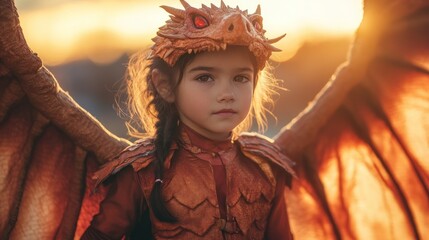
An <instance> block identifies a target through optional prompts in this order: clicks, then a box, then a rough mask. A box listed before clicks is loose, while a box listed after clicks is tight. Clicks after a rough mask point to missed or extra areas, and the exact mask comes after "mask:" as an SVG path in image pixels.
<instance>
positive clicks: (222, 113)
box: [213, 109, 237, 115]
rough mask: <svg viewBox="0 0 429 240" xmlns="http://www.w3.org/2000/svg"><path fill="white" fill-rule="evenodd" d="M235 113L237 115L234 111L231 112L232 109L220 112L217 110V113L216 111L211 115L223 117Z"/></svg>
mask: <svg viewBox="0 0 429 240" xmlns="http://www.w3.org/2000/svg"><path fill="white" fill-rule="evenodd" d="M235 113H237V112H236V111H234V110H232V109H222V110H219V111H217V112H214V113H213V114H221V115H224V114H235Z"/></svg>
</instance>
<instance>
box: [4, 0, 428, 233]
mask: <svg viewBox="0 0 429 240" xmlns="http://www.w3.org/2000/svg"><path fill="white" fill-rule="evenodd" d="M182 3H183V5H184V7H185V10H181V9H175V8H171V7H164V9H165V10H166V11H167V12H169V13H170V14H171V20H169V21H168V22H167V24H166V26H165V27H163V28H161V29H160V31H159V33H158V36H157V37H156V38H155V39H154V42H155V44H154V47H153V48H152V55H150V56H149V57H151V56H159V57H161V58H163V59H164V60H165V61H166V62H167V63H169V64H174V62H175V61H176V60H177V58H178V57H179V56H180V55H182V54H184V53H187V52H188V51H189V52H199V51H220V50H222V49H224V48H225V45H224V44H225V43H226V44H231V43H236V44H237V45H245V46H249V50H250V51H251V52H252V53H253V54H254V55H255V57H256V59H257V62H258V66H259V68H262V67H263V66H264V63H265V61H266V60H267V59H268V57H269V55H270V53H271V51H275V48H274V47H272V46H271V43H273V42H275V41H276V40H277V39H274V40H268V39H266V38H265V37H264V30H263V26H262V18H261V17H260V14H259V10H257V11H256V13H254V14H248V13H247V12H246V11H241V10H239V9H236V8H230V7H228V6H224V4H223V3H221V6H220V7H216V6H211V7H207V6H203V7H202V8H198V9H197V8H193V7H191V6H190V5H189V4H187V3H186V2H185V1H182ZM364 5H365V12H364V18H363V21H362V23H361V25H360V27H359V29H358V30H357V32H356V36H355V41H354V43H353V46H352V48H351V50H350V54H349V57H348V60H347V62H346V63H344V64H343V65H342V66H340V67H339V69H338V71H337V72H336V73H335V74H334V75H333V77H332V79H331V81H330V82H329V83H328V84H327V85H326V87H325V88H324V89H323V90H322V91H321V92H320V93H319V94H318V96H317V97H316V98H315V100H314V101H313V102H312V104H310V105H309V106H308V108H307V109H306V110H304V111H303V112H302V113H301V114H300V115H299V116H298V117H296V118H295V119H294V120H293V121H292V122H291V123H290V124H289V125H287V126H285V128H283V130H282V131H281V132H279V133H278V135H277V136H276V137H275V138H274V140H275V142H276V144H277V145H278V146H280V148H275V149H276V151H275V155H273V156H283V155H284V156H288V157H289V158H290V159H293V161H294V162H296V163H297V164H296V166H295V172H296V173H297V176H298V178H297V179H295V178H294V179H292V182H291V188H290V189H288V188H285V194H284V197H285V198H286V203H287V206H286V207H287V211H288V213H289V221H288V222H289V224H290V229H291V231H292V232H293V235H294V237H295V238H296V239H420V238H423V237H424V236H427V235H428V234H429V228H428V227H427V226H429V217H428V215H427V209H429V177H428V176H429V165H428V161H427V159H428V157H429V151H428V149H429V141H428V139H429V137H428V136H429V132H428V129H429V126H428V122H429V121H428V120H429V110H428V106H429V90H428V89H429V61H428V57H427V56H429V45H428V42H429V31H427V29H428V28H429V18H428V16H429V3H428V2H427V1H418V0H415V1H403V0H396V1H385V0H366V1H365V4H364ZM258 9H259V8H258ZM212 12H214V13H215V15H214V16H212V15H211V13H212ZM226 19H230V20H231V21H233V20H232V19H234V21H238V22H239V25H236V24H232V25H231V24H228V23H227V22H222V21H226ZM190 26H192V27H193V28H194V29H193V30H192V31H191V30H189V27H190ZM220 26H223V27H224V28H223V29H221V28H220ZM230 30H231V31H234V30H239V31H242V32H245V34H243V35H240V36H243V37H238V38H235V37H234V34H232V35H228V36H224V35H222V34H220V33H219V32H217V31H221V32H222V33H229V32H230ZM188 34H189V35H188ZM199 34H200V35H199ZM201 34H203V35H201ZM204 34H211V36H213V38H210V39H206V38H205V37H204ZM229 36H231V37H229ZM199 37H201V38H199ZM186 39H188V40H186ZM229 41H232V42H229ZM182 139H183V138H182ZM241 139H242V141H241V140H240V138H239V139H237V141H235V142H234V145H233V146H235V147H234V148H235V150H234V151H235V152H236V153H237V154H238V153H241V154H243V155H244V156H242V157H243V159H241V158H240V159H241V160H245V161H246V166H247V167H249V169H247V171H246V172H245V173H244V174H247V173H252V175H253V174H256V175H255V176H258V180H257V181H256V183H257V186H258V188H256V190H257V191H254V192H253V191H252V189H249V188H244V189H243V192H240V194H238V195H237V196H235V198H234V197H233V199H235V200H237V198H239V197H238V196H244V197H243V199H242V200H238V202H240V201H244V202H246V204H248V203H256V204H259V203H260V204H261V208H258V209H260V211H261V212H259V213H257V212H251V213H250V215H251V216H252V217H250V218H249V219H251V220H252V223H249V222H246V221H244V222H243V220H242V219H241V220H240V218H237V216H235V215H234V214H232V215H230V216H231V217H236V219H234V220H230V219H228V218H225V221H222V220H216V219H215V218H204V220H205V221H206V222H204V223H203V224H199V225H198V227H201V229H197V226H196V225H192V227H191V226H187V227H188V228H186V230H184V229H185V227H184V226H180V227H178V226H177V227H178V228H174V229H172V228H169V229H168V228H167V227H165V226H161V224H159V223H157V222H153V225H152V226H151V227H149V228H148V229H147V230H148V231H152V230H153V231H154V232H153V233H154V234H155V236H158V237H165V238H167V237H172V236H173V235H174V234H176V233H177V234H185V233H188V232H192V234H194V233H196V234H218V235H216V236H219V232H221V231H220V230H219V229H224V230H227V231H230V232H232V233H235V232H238V233H236V234H231V238H232V239H234V237H238V236H245V235H244V234H245V233H246V234H247V233H249V234H250V233H251V234H250V235H247V236H250V237H255V238H261V237H262V236H263V234H262V233H261V231H259V230H260V229H259V228H264V227H267V226H269V225H270V224H269V220H268V219H267V218H268V216H269V214H266V210H264V209H265V205H264V204H263V203H264V202H263V201H266V202H271V203H272V204H274V202H275V198H271V197H272V196H273V195H272V193H273V192H272V191H279V190H278V189H279V188H282V186H281V185H279V182H280V183H282V182H284V181H283V180H282V177H279V175H284V173H285V172H287V171H285V170H287V169H288V168H287V167H286V166H288V164H287V163H288V160H286V159H287V158H283V157H273V158H271V157H269V155H270V154H269V153H270V151H272V149H271V147H270V148H265V147H262V146H274V145H273V144H272V143H270V142H269V141H268V142H267V141H266V140H264V139H263V138H259V137H255V136H243V138H241ZM255 139H257V141H256V140H255ZM148 141H149V140H148ZM240 141H241V142H240ZM254 141H256V142H257V144H258V147H255V146H253V144H254ZM184 142H186V141H184ZM148 143H150V141H149V142H147V141H143V142H141V143H137V145H133V146H137V147H131V148H128V149H127V150H125V151H123V149H124V148H125V147H127V146H130V145H131V143H129V142H128V141H126V140H124V139H120V138H117V137H116V136H114V135H113V134H111V133H110V132H109V131H108V130H106V129H105V128H104V127H103V126H102V125H101V124H100V123H99V122H98V121H97V120H96V119H95V118H94V117H92V116H91V115H90V114H89V113H88V112H86V111H85V110H83V109H82V108H81V107H79V106H78V105H77V104H76V103H75V101H74V100H73V99H72V98H71V97H70V96H69V95H68V94H67V93H66V92H65V91H64V90H63V89H62V88H61V87H60V86H59V85H58V83H57V81H56V80H55V78H54V76H53V75H52V74H51V73H50V72H49V71H48V70H47V69H46V68H45V67H44V66H43V64H42V61H41V59H40V58H39V57H38V56H37V55H36V54H34V53H33V52H32V51H31V50H30V48H29V47H28V46H27V44H26V42H25V38H24V36H23V33H22V30H21V28H20V25H19V19H18V13H17V11H16V8H15V6H14V3H13V1H11V0H0V160H1V161H0V191H1V194H0V202H1V205H0V238H1V239H29V238H33V239H73V238H79V237H80V236H81V235H82V234H83V232H84V230H85V229H87V228H88V226H89V225H90V221H91V219H92V217H93V216H94V215H95V214H96V213H98V212H99V210H100V209H99V207H98V206H99V204H100V201H101V200H102V199H104V198H105V196H106V193H107V192H108V189H105V188H103V187H99V188H98V193H97V194H92V195H91V194H90V192H91V189H92V187H90V186H92V184H93V180H92V179H91V176H93V175H94V173H95V171H96V170H97V169H98V168H99V167H100V165H102V164H106V162H107V165H105V167H104V168H102V169H104V170H105V172H103V171H102V172H98V173H97V174H98V175H96V176H99V180H101V179H104V178H105V177H107V176H109V175H111V174H112V173H114V172H115V171H117V170H119V169H120V167H121V166H123V168H122V170H119V172H118V174H117V175H115V176H116V178H121V176H122V175H123V173H124V172H131V173H136V170H139V171H150V170H149V169H150V161H151V160H150V154H148V155H147V156H140V157H138V158H136V159H134V158H128V157H127V156H129V157H132V156H133V154H134V153H137V152H138V153H140V152H141V151H142V153H148V152H147V151H149V152H150V144H149V145H147V146H145V144H148ZM177 144H183V141H182V143H179V142H178V143H177ZM185 145H186V144H185ZM259 145H261V147H262V148H261V149H263V153H259V152H258V151H256V152H255V151H253V149H259ZM200 147H201V146H200ZM172 151H176V150H174V149H172ZM279 151H281V153H280V152H279ZM121 152H122V153H121ZM187 153H189V151H188V152H187ZM118 154H119V156H121V157H119V158H115V157H116V156H118ZM189 154H190V153H189ZM246 154H247V155H246ZM258 154H262V156H259V155H258ZM174 159H175V158H174V157H173V158H172V159H171V161H170V168H172V169H174V167H177V166H175V165H174V164H175V160H174ZM282 159H283V160H282ZM179 160H180V159H179ZM118 161H119V162H118ZM202 161H204V159H202V160H201V161H199V163H201V164H207V161H206V162H202ZM276 161H280V162H276ZM121 164H123V165H121ZM145 164H148V165H147V166H145ZM210 164H211V163H210ZM109 166H110V168H109ZM204 166H206V167H207V166H209V165H204ZM231 167H236V166H234V165H232V166H231ZM204 169H205V170H204V171H206V170H207V168H204ZM107 170H108V171H107ZM177 170H180V169H177ZM256 172H257V173H256ZM137 173H138V171H137ZM271 174H272V175H271ZM147 175H149V174H145V176H147ZM127 176H142V175H130V174H128V175H127ZM270 176H274V179H276V181H272V177H270ZM232 177H234V176H230V178H232ZM112 178H113V179H112V180H111V181H113V182H114V181H115V179H114V178H115V177H112ZM136 179H138V178H136ZM270 179H271V180H270ZM185 180H186V179H183V178H182V179H181V180H180V181H185ZM108 181H110V180H108ZM229 181H230V180H229ZM166 182H167V180H166ZM170 183H171V184H173V185H174V184H178V182H174V181H171V182H170ZM204 183H207V184H210V182H207V181H204ZM150 185H151V182H150V181H148V184H147V185H145V184H143V185H141V186H142V189H143V191H141V192H142V193H145V191H148V190H146V189H147V188H150ZM214 188H215V187H213V186H211V187H209V188H206V190H207V191H206V192H205V193H204V194H206V195H204V196H205V197H207V201H204V202H203V204H209V205H211V207H212V208H213V205H215V202H221V200H219V199H217V195H215V194H213V191H215V190H214ZM133 189H138V188H132V187H131V188H130V191H133ZM226 189H227V190H226V191H225V192H226V193H227V195H233V194H230V193H229V192H228V191H229V190H228V188H226ZM235 189H236V190H237V189H241V188H240V186H239V185H238V186H237V187H236V188H235ZM175 190H176V191H180V189H178V188H175ZM210 191H211V192H210ZM110 192H114V191H113V190H110ZM184 195H186V194H183V193H180V192H174V191H171V192H170V194H168V198H169V199H174V198H175V197H177V196H180V197H177V201H176V200H174V201H176V202H179V200H180V198H182V197H184ZM215 196H216V197H215ZM140 199H144V198H140ZM183 199H186V197H184V198H183ZM188 200H189V201H188ZM171 201H173V200H171ZM193 201H194V202H193ZM266 202H265V203H266ZM184 203H185V206H188V207H189V206H191V208H192V209H198V208H194V207H196V205H195V204H197V205H198V203H201V199H195V200H193V199H186V200H184ZM234 203H235V201H232V200H231V199H228V197H227V200H226V204H225V205H228V204H230V205H231V204H232V205H233V204H234ZM171 204H172V205H174V202H172V203H171ZM237 206H238V205H237ZM242 206H246V205H245V204H244V205H242ZM221 208H222V207H221ZM141 210H144V208H141ZM236 210H237V209H236ZM177 211H185V210H184V208H181V209H179V207H178V208H177ZM210 211H212V210H210ZM231 211H232V210H231ZM234 211H235V210H234ZM237 211H238V210H237ZM279 211H286V210H285V209H281V208H280V210H279ZM144 212H147V211H143V217H148V218H150V212H149V216H148V215H145V214H144ZM241 212H247V211H245V210H243V209H242V210H241ZM189 216H190V215H189ZM216 216H218V217H220V216H221V211H220V210H219V215H216ZM200 217H201V216H200ZM265 217H267V218H265ZM201 219H203V218H201ZM219 219H222V218H219ZM261 219H265V220H264V221H260V220H261ZM227 221H228V224H226V223H227ZM261 222H263V223H261ZM284 223H285V222H284ZM264 224H266V225H264ZM141 226H142V227H143V228H144V227H145V226H143V225H141ZM222 226H223V227H222ZM227 226H228V227H227ZM284 226H285V231H288V230H287V229H288V227H286V225H284ZM169 227H172V226H169ZM214 229H218V233H215V230H214ZM161 230H164V232H162V231H161ZM188 230H189V231H188ZM155 231H158V235H156V233H155ZM168 234H172V235H168ZM240 234H241V235H240ZM286 235H287V234H286ZM210 236H215V235H210Z"/></svg>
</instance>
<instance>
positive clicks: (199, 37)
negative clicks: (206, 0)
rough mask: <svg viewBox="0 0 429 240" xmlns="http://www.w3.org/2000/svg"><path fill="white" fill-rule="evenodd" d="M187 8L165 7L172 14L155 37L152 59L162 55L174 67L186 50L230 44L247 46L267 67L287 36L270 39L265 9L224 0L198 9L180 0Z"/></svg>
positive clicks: (215, 49)
mask: <svg viewBox="0 0 429 240" xmlns="http://www.w3.org/2000/svg"><path fill="white" fill-rule="evenodd" d="M180 2H181V3H182V5H183V7H184V8H185V9H184V10H182V9H177V8H173V7H169V6H161V7H162V8H163V9H164V10H165V11H167V12H168V13H169V14H171V15H170V19H169V20H168V21H166V24H165V25H164V26H162V27H160V28H159V31H158V32H157V36H156V37H155V38H153V39H152V40H153V41H154V45H153V46H152V48H151V53H150V55H149V58H153V57H160V58H162V59H163V60H164V61H165V62H167V63H168V64H169V65H171V66H173V65H174V64H175V63H176V61H177V60H178V59H179V58H180V57H181V56H182V55H183V54H185V53H189V54H191V53H198V52H204V51H220V50H225V49H226V48H227V46H228V45H238V46H247V47H248V48H249V51H250V52H251V53H252V54H253V55H254V56H255V58H256V61H257V64H258V68H259V69H263V68H264V66H265V63H266V61H267V60H268V59H269V57H270V56H271V53H272V52H273V51H280V49H278V48H276V47H274V46H272V45H271V44H272V43H275V42H277V41H279V40H280V39H282V38H283V37H284V36H285V34H284V35H282V36H280V37H277V38H274V39H268V38H266V37H265V36H264V34H265V30H264V29H263V24H262V16H261V8H260V6H259V5H258V7H257V9H256V11H255V13H253V14H249V13H248V12H247V10H244V11H243V10H240V9H239V8H238V6H237V7H236V8H231V7H229V6H226V5H225V3H224V2H223V1H221V5H220V6H219V7H217V6H215V5H213V4H211V6H210V7H208V6H206V5H204V4H203V5H202V7H201V8H194V7H192V6H191V5H189V4H188V3H187V2H186V1H185V0H180Z"/></svg>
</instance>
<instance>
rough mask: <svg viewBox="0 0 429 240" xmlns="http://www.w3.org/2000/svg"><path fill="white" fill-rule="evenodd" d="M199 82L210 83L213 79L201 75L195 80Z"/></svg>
mask: <svg viewBox="0 0 429 240" xmlns="http://www.w3.org/2000/svg"><path fill="white" fill-rule="evenodd" d="M195 80H197V81H199V82H210V81H213V78H212V77H211V76H210V75H201V76H198V77H197V78H195Z"/></svg>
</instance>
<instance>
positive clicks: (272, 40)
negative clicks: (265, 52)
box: [267, 34, 286, 44]
mask: <svg viewBox="0 0 429 240" xmlns="http://www.w3.org/2000/svg"><path fill="white" fill-rule="evenodd" d="M285 36H286V34H283V35H281V36H279V37H276V38H273V39H268V40H267V43H269V44H271V43H276V42H278V41H280V40H281V39H282V38H284V37H285Z"/></svg>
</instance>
